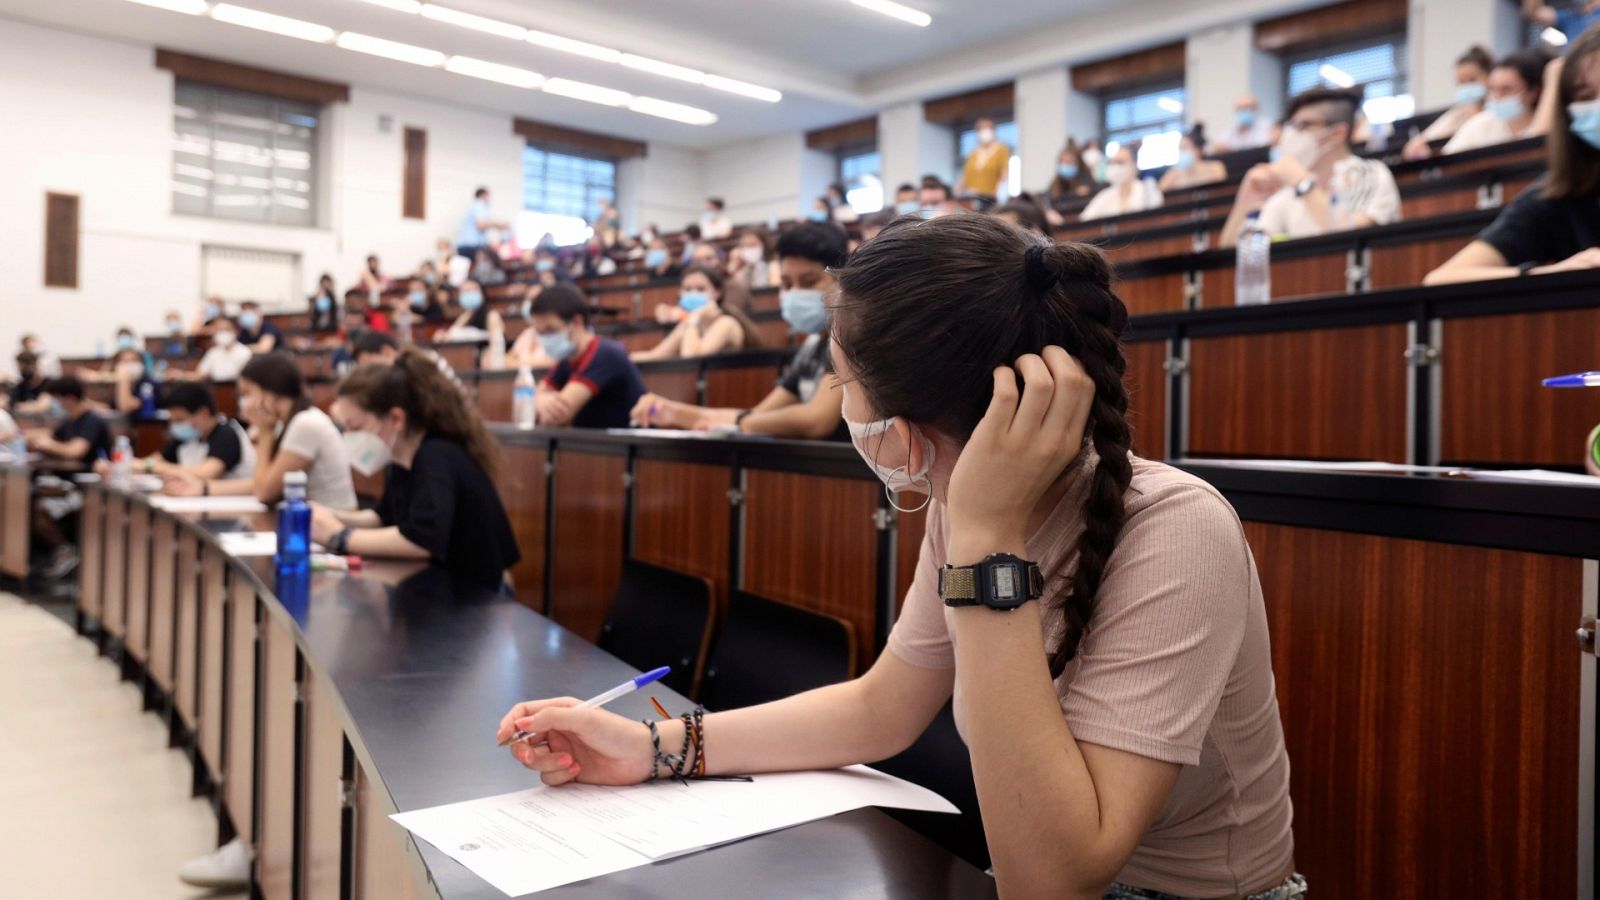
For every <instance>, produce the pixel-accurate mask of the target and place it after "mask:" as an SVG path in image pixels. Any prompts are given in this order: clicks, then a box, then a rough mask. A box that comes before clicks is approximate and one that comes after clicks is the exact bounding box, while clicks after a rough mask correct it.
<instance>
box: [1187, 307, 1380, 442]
mask: <svg viewBox="0 0 1600 900" xmlns="http://www.w3.org/2000/svg"><path fill="white" fill-rule="evenodd" d="M1405 349H1406V327H1405V326H1404V325H1401V324H1394V325H1371V326H1365V327H1360V328H1336V329H1327V330H1315V331H1286V332H1278V333H1271V334H1251V335H1238V336H1229V337H1215V338H1196V339H1194V340H1192V341H1190V345H1189V374H1188V378H1189V445H1188V448H1189V452H1190V453H1191V454H1193V455H1198V456H1265V457H1289V458H1303V459H1376V460H1385V461H1388V462H1405V459H1406V379H1407V378H1409V377H1410V367H1409V366H1408V364H1407V363H1406V361H1405V356H1404V354H1405Z"/></svg>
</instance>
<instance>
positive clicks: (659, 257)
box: [644, 250, 667, 269]
mask: <svg viewBox="0 0 1600 900" xmlns="http://www.w3.org/2000/svg"><path fill="white" fill-rule="evenodd" d="M666 262H667V251H665V250H651V251H650V252H649V253H646V254H645V255H644V264H645V266H646V267H647V268H651V269H659V268H661V267H662V266H663V265H665V264H666Z"/></svg>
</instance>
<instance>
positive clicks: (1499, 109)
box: [1483, 97, 1527, 122]
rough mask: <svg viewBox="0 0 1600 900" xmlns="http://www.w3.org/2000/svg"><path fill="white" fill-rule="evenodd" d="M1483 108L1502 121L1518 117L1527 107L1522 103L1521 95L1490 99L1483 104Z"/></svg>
mask: <svg viewBox="0 0 1600 900" xmlns="http://www.w3.org/2000/svg"><path fill="white" fill-rule="evenodd" d="M1483 108H1484V109H1486V110H1488V111H1489V114H1490V115H1492V116H1494V117H1495V118H1497V119H1499V120H1500V121H1502V122H1509V121H1511V120H1512V119H1519V118H1521V117H1522V114H1523V113H1524V112H1525V111H1526V110H1527V107H1526V106H1524V105H1523V103H1522V98H1521V97H1501V98H1499V99H1498V100H1490V101H1489V102H1488V103H1485V104H1484V105H1483Z"/></svg>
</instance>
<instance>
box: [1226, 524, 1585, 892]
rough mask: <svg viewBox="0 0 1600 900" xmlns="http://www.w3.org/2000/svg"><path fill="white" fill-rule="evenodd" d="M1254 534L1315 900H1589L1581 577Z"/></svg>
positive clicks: (1446, 555) (1472, 558)
mask: <svg viewBox="0 0 1600 900" xmlns="http://www.w3.org/2000/svg"><path fill="white" fill-rule="evenodd" d="M1245 529H1246V534H1247V536H1248V537H1249V540H1250V543H1251V546H1252V549H1253V550H1254V553H1255V558H1256V560H1257V562H1258V563H1259V564H1260V566H1261V569H1260V575H1261V583H1262V588H1263V591H1264V593H1265V597H1266V602H1267V617H1268V621H1269V624H1270V628H1271V633H1272V652H1273V671H1274V675H1275V676H1276V679H1277V688H1278V703H1279V708H1280V712H1281V715H1282V718H1283V725H1284V735H1285V740H1286V742H1287V745H1288V750H1289V759H1290V763H1291V766H1290V769H1291V787H1290V792H1291V795H1292V797H1293V799H1294V812H1295V863H1296V866H1297V868H1298V869H1299V870H1300V871H1301V872H1304V873H1305V875H1306V877H1307V879H1308V880H1310V881H1311V882H1312V883H1313V884H1316V885H1317V892H1318V893H1320V894H1323V895H1325V896H1329V897H1424V896H1426V897H1571V896H1575V895H1576V894H1578V893H1579V892H1578V889H1577V884H1576V860H1575V859H1574V855H1573V854H1574V848H1575V847H1576V845H1577V842H1578V836H1577V833H1576V829H1577V818H1578V816H1577V812H1578V810H1577V806H1576V804H1577V803H1578V802H1580V800H1583V801H1584V802H1592V798H1586V797H1580V793H1579V789H1578V783H1577V773H1578V731H1577V726H1578V716H1579V690H1578V672H1579V657H1578V656H1577V654H1576V653H1575V652H1574V651H1575V648H1574V647H1573V645H1572V629H1573V627H1574V626H1573V623H1574V622H1576V621H1578V615H1579V612H1580V600H1581V590H1582V561H1581V560H1578V559H1570V558H1560V557H1550V556H1535V555H1532V554H1526V553H1517V552H1510V551H1502V550H1488V549H1482V548H1477V547H1467V546H1462V545H1449V544H1438V543H1425V542H1420V541H1410V540H1400V539H1395V538H1385V537H1377V536H1372V535H1361V534H1353V533H1345V532H1333V531H1322V530H1313V529H1304V528H1293V527H1288V526H1280V525H1264V524H1259V523H1255V522H1247V523H1246V524H1245ZM1508 836H1514V837H1513V838H1512V839H1508ZM1445 861H1448V864H1443V863H1444V862H1445Z"/></svg>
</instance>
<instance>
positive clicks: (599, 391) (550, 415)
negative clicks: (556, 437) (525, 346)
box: [529, 284, 645, 428]
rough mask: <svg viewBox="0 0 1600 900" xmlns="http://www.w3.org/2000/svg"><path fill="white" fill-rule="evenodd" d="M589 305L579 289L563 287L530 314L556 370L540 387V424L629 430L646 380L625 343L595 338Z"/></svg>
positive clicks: (545, 295) (544, 295)
mask: <svg viewBox="0 0 1600 900" xmlns="http://www.w3.org/2000/svg"><path fill="white" fill-rule="evenodd" d="M589 316H590V312H589V304H588V302H587V301H585V300H584V297H583V294H581V293H580V292H579V291H578V289H577V288H575V287H573V286H572V285H569V284H558V285H556V286H555V287H551V288H546V289H545V290H543V291H541V292H540V293H539V296H538V297H537V298H536V299H535V300H534V301H533V305H532V307H531V308H530V309H529V318H530V319H531V322H532V326H533V328H532V330H533V331H534V332H535V333H536V334H537V335H538V340H539V343H540V345H541V346H542V347H543V348H544V353H545V355H546V356H548V357H549V358H550V359H552V360H555V368H553V369H551V370H550V373H549V374H548V375H546V376H545V378H544V380H543V381H541V382H540V383H539V388H538V394H537V395H536V397H535V404H536V407H537V410H538V416H539V424H540V425H545V426H550V427H553V428H559V427H563V426H569V425H570V426H572V427H575V428H627V427H628V411H629V410H631V409H632V408H633V406H634V404H635V403H637V402H638V400H639V398H640V397H641V396H643V395H644V392H645V391H644V379H643V378H641V377H640V375H639V368H638V367H637V366H635V365H634V364H633V360H631V359H629V358H628V351H627V349H626V348H625V347H623V346H622V343H621V342H620V341H616V340H613V339H611V338H603V337H600V336H599V335H597V334H595V333H594V327H593V325H591V324H590V320H589Z"/></svg>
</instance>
